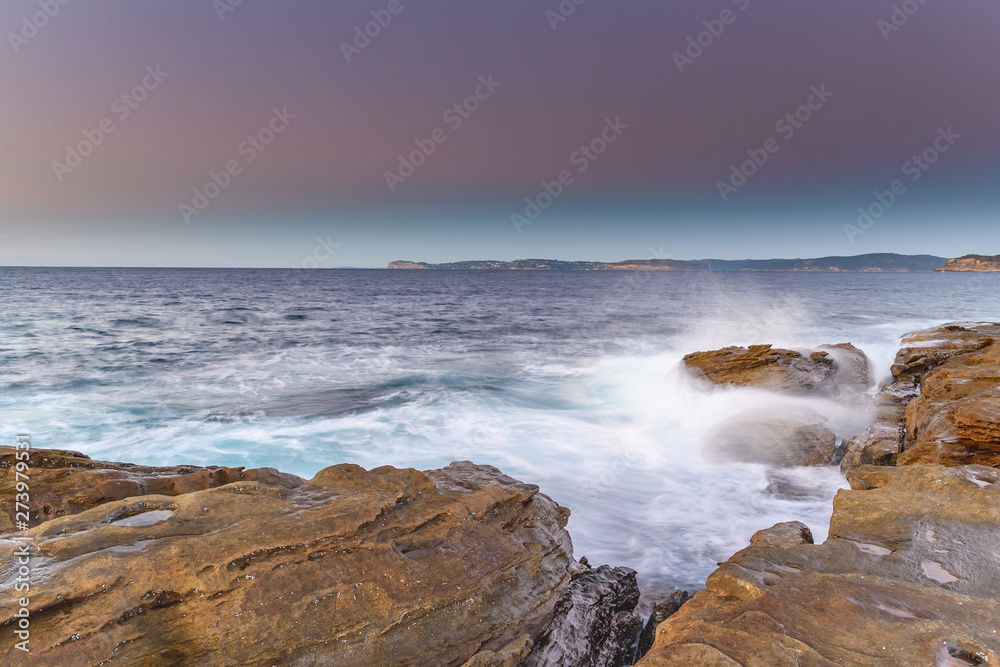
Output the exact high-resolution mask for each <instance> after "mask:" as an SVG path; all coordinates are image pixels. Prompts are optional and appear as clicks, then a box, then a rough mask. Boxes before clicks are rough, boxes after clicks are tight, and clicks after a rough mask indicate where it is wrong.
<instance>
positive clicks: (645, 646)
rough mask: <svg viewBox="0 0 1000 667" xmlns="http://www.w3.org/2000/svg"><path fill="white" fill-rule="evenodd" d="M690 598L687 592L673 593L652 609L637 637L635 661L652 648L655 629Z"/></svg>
mask: <svg viewBox="0 0 1000 667" xmlns="http://www.w3.org/2000/svg"><path fill="white" fill-rule="evenodd" d="M691 597H692V594H691V593H689V592H687V591H674V592H673V593H671V594H670V595H669V596H667V599H665V600H663V601H662V602H659V603H657V604H656V605H655V606H654V607H653V612H652V613H651V614H650V615H649V619H648V620H647V621H646V625H645V626H643V628H642V634H641V635H640V636H639V645H638V646H637V647H636V653H635V660H638V659H639V658H641V657H642V656H644V655H646V653H648V652H649V649H651V648H652V647H653V640H655V639H656V628H658V627H659V625H660V624H661V623H663V622H664V621H665V620H667V619H668V618H670V617H671V616H673V615H674V614H676V613H677V612H678V611H679V610H680V608H681V606H682V605H683V604H684V603H685V602H687V601H688V600H690V599H691Z"/></svg>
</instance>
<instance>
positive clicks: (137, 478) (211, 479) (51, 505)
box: [0, 447, 306, 534]
mask: <svg viewBox="0 0 1000 667" xmlns="http://www.w3.org/2000/svg"><path fill="white" fill-rule="evenodd" d="M16 463H17V460H16V452H15V450H14V449H13V448H11V447H0V534H2V533H7V532H10V531H12V530H14V518H15V516H14V514H15V513H14V497H15V486H16V483H17V479H16V476H15V466H16ZM240 481H247V482H250V481H259V482H266V483H269V484H277V485H279V486H284V487H287V488H294V487H296V486H299V485H301V484H304V483H305V481H306V480H304V479H302V478H301V477H296V476H295V475H289V474H287V473H280V472H278V471H277V470H274V469H273V468H260V469H256V470H244V469H243V468H225V467H219V466H212V467H200V466H173V467H169V468H149V467H146V466H138V465H134V464H131V463H109V462H106V461H94V460H92V459H91V458H90V457H89V456H86V455H84V454H81V453H80V452H71V451H64V450H57V449H42V450H35V451H34V452H32V455H31V508H32V512H31V522H30V523H31V525H37V524H38V523H41V522H43V521H48V520H49V519H55V518H58V517H61V516H66V515H68V514H79V513H80V512H83V511H85V510H88V509H91V508H93V507H97V506H98V505H101V504H103V503H106V502H109V501H112V500H122V499H124V498H132V497H134V496H146V495H161V496H178V495H181V494H183V493H191V492H192V491H200V490H203V489H210V488H214V487H218V486H224V485H226V484H231V483H233V482H240Z"/></svg>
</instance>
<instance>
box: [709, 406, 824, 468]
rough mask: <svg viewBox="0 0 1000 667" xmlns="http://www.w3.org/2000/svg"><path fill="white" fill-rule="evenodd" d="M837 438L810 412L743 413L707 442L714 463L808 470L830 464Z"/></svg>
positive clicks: (725, 424) (822, 420) (722, 426)
mask: <svg viewBox="0 0 1000 667" xmlns="http://www.w3.org/2000/svg"><path fill="white" fill-rule="evenodd" d="M836 450H837V434H836V432H835V431H834V430H833V428H832V427H831V426H830V424H829V422H828V421H827V420H826V419H825V418H824V417H822V416H820V415H819V414H817V413H815V412H812V411H811V410H802V409H800V410H794V411H786V412H784V413H781V414H780V415H772V416H769V415H766V414H761V413H760V412H756V411H755V412H746V413H742V414H740V415H737V416H736V417H733V418H731V419H728V420H726V421H725V422H723V424H722V425H721V426H720V427H719V429H718V430H717V431H716V432H715V433H714V434H713V435H712V436H710V438H709V443H708V452H709V456H710V457H711V458H713V459H714V460H716V461H724V462H734V463H765V464H768V465H774V466H784V467H788V466H812V465H824V464H827V463H829V462H830V460H831V459H832V458H833V456H834V454H835V453H836Z"/></svg>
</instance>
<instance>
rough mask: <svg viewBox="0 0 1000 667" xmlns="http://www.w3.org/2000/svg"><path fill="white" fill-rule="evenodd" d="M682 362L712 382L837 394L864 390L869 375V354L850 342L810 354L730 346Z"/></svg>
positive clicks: (842, 395) (850, 395) (843, 395)
mask: <svg viewBox="0 0 1000 667" xmlns="http://www.w3.org/2000/svg"><path fill="white" fill-rule="evenodd" d="M684 364H685V366H686V367H687V369H688V370H689V371H690V372H691V373H692V374H693V375H694V376H695V377H699V378H702V379H704V380H707V381H709V382H712V383H714V384H720V385H733V386H740V387H756V388H759V389H768V390H771V391H777V392H781V393H787V394H795V395H819V396H829V397H834V398H856V397H857V396H859V395H861V394H863V393H864V392H865V391H866V390H867V388H868V383H869V375H870V370H869V365H868V358H867V357H866V356H865V354H864V353H863V352H862V351H861V350H859V349H857V348H856V347H854V346H853V345H851V344H850V343H844V344H840V345H824V346H821V347H820V348H818V349H817V350H814V351H811V352H808V353H807V354H803V353H802V352H797V351H794V350H783V349H774V348H773V347H772V346H771V345H751V346H750V347H727V348H724V349H721V350H715V351H712V352H696V353H694V354H689V355H687V356H686V357H684Z"/></svg>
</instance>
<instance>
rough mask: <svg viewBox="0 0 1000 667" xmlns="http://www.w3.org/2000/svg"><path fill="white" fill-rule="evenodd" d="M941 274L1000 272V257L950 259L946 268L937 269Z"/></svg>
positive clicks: (985, 256)
mask: <svg viewBox="0 0 1000 667" xmlns="http://www.w3.org/2000/svg"><path fill="white" fill-rule="evenodd" d="M935 271H938V272H941V273H996V272H1000V255H993V256H992V257H991V256H989V255H966V256H965V257H959V258H958V259H949V260H948V263H947V264H945V265H944V266H942V267H940V268H938V269H935Z"/></svg>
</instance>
